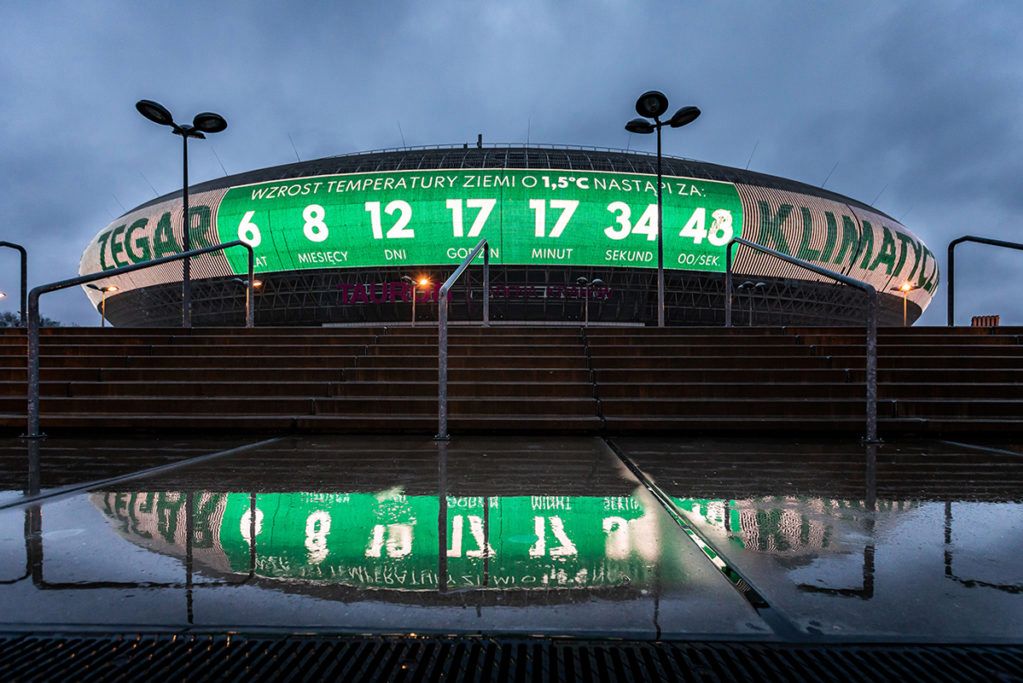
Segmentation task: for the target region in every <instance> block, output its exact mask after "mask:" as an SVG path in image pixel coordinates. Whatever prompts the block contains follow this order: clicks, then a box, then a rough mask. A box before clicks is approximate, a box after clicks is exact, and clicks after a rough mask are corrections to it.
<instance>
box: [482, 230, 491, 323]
mask: <svg viewBox="0 0 1023 683" xmlns="http://www.w3.org/2000/svg"><path fill="white" fill-rule="evenodd" d="M483 327H490V243H489V242H487V243H485V244H484V245H483Z"/></svg>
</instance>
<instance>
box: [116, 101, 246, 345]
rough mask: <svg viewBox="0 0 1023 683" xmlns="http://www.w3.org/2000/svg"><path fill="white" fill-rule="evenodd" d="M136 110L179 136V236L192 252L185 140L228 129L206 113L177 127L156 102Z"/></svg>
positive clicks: (186, 289) (186, 288) (188, 295)
mask: <svg viewBox="0 0 1023 683" xmlns="http://www.w3.org/2000/svg"><path fill="white" fill-rule="evenodd" d="M135 108H136V109H138V111H139V113H140V114H142V115H143V116H145V117H146V118H147V119H149V120H150V121H152V122H153V123H158V124H160V125H161V126H170V128H171V132H173V133H174V134H175V135H180V136H181V142H182V146H181V150H182V162H181V166H182V177H183V182H182V187H181V202H182V204H183V205H184V206H183V211H184V212H183V213H182V214H181V216H182V218H181V232H182V244H181V250H182V251H191V249H192V236H191V235H190V234H189V233H190V232H191V230H190V228H191V227H192V222H191V221H190V220H189V216H188V138H198V139H200V140H202V139H205V138H206V136H205V135H204V134H203V133H219V132H220V131H222V130H224V129H225V128H227V121H225V120H224V117H223V116H221V115H220V114H214V113H213V112H210V111H207V112H202V113H201V114H196V115H195V118H193V119H192V125H187V124H186V125H184V126H182V125H178V124H177V123H174V117H173V116H172V115H171V113H170V111H168V110H167V108H166V107H164V106H163V105H162V104H160V103H159V102H153V101H152V100H139V101H138V102H136V103H135ZM181 326H182V327H191V326H192V266H191V259H187V258H186V259H185V260H184V263H183V265H182V267H181Z"/></svg>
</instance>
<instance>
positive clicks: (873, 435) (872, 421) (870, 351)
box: [866, 287, 878, 444]
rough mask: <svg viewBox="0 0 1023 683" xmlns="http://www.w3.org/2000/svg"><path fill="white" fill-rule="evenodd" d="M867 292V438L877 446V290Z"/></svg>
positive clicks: (868, 441)
mask: <svg viewBox="0 0 1023 683" xmlns="http://www.w3.org/2000/svg"><path fill="white" fill-rule="evenodd" d="M866 292H867V348H866V384H867V438H866V443H868V444H876V443H878V438H877V307H878V302H877V290H876V289H874V288H873V287H871V288H870V289H868V290H866Z"/></svg>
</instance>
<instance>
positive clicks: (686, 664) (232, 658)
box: [0, 635, 1023, 683]
mask: <svg viewBox="0 0 1023 683" xmlns="http://www.w3.org/2000/svg"><path fill="white" fill-rule="evenodd" d="M143 677H145V678H147V679H154V680H182V681H190V682H192V681H207V680H209V681H226V680H244V681H246V682H251V681H255V680H264V679H273V680H280V681H306V680H344V681H384V680H387V681H410V682H411V681H521V682H523V683H524V682H526V681H652V680H682V681H717V680H737V679H742V680H756V681H786V682H787V681H822V680H824V681H826V680H843V681H844V680H854V681H878V680H913V681H949V682H950V683H951V682H955V683H960V682H961V681H973V680H976V681H1023V647H1021V646H929V645H905V646H903V645H899V646H895V645H892V646H880V645H834V646H828V645H774V644H751V643H671V642H659V643H648V642H628V641H574V640H566V641H556V640H541V639H491V638H420V637H359V638H352V637H282V638H272V637H241V636H224V635H217V636H201V635H176V636H175V635H138V636H93V635H89V636H71V635H69V636H57V637H49V636H37V635H29V636H10V637H2V638H0V680H5V681H31V680H56V679H71V680H75V681H92V680H97V681H99V680H102V681H113V680H138V679H141V678H143Z"/></svg>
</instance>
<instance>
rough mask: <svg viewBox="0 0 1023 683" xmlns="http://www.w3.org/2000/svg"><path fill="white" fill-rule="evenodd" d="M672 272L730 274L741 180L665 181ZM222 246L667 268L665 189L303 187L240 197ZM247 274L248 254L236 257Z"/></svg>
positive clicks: (330, 262) (440, 177)
mask: <svg viewBox="0 0 1023 683" xmlns="http://www.w3.org/2000/svg"><path fill="white" fill-rule="evenodd" d="M661 190H662V216H663V222H664V226H665V230H664V263H665V267H666V268H673V269H687V270H703V271H715V272H721V271H723V270H724V247H725V245H726V244H727V243H728V241H729V240H731V239H732V238H733V237H738V236H741V235H742V218H743V216H742V205H741V202H740V199H739V194H738V192H737V191H736V189H735V186H734V185H732V184H731V183H723V182H715V181H708V180H693V179H687V178H675V177H672V178H665V179H664V180H663V183H662V188H661ZM216 224H217V232H218V235H219V238H220V240H221V241H222V242H227V241H231V240H235V239H241V240H243V241H245V242H247V243H248V244H250V245H251V246H252V247H253V249H254V250H255V252H256V256H257V260H258V263H259V268H258V269H259V270H260V271H283V270H296V269H303V268H324V267H353V268H355V267H369V266H389V265H392V266H397V265H403V264H415V265H442V264H447V263H458V262H460V261H461V260H462V259H464V258H465V256H466V254H468V252H469V251H470V250H471V249H472V247H474V246H475V245H476V244H477V243H478V242H479V240H480V239H481V238H486V239H487V240H488V241H489V243H490V246H491V259H492V262H493V263H496V264H509V265H533V264H536V265H571V266H577V265H582V266H612V267H613V266H621V267H633V268H635V267H639V268H643V267H647V268H656V267H657V228H658V224H657V185H656V179H655V178H652V177H651V176H648V175H628V174H620V173H596V172H572V171H543V172H530V171H523V170H464V169H463V170H431V171H409V172H389V173H366V174H346V175H333V176H321V177H313V178H303V179H302V180H300V181H295V182H286V181H285V182H281V181H277V182H269V183H260V184H256V185H246V186H240V187H233V188H231V189H230V190H229V191H228V192H227V194H226V195H225V196H224V198H223V200H222V201H221V203H220V208H219V210H218V212H217V220H216ZM229 259H230V261H231V265H232V268H233V269H234V270H235V272H238V273H241V272H244V269H245V257H244V254H241V253H235V254H231V255H230V256H229Z"/></svg>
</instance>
